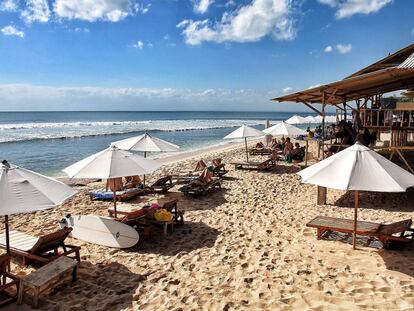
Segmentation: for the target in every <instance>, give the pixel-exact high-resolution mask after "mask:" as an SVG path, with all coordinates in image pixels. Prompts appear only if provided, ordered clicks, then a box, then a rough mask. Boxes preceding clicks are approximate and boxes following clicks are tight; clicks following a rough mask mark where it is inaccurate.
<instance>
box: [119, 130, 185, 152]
mask: <svg viewBox="0 0 414 311" xmlns="http://www.w3.org/2000/svg"><path fill="white" fill-rule="evenodd" d="M112 145H113V146H116V147H117V148H119V149H123V150H133V151H142V152H144V157H145V156H146V153H147V152H168V151H178V150H180V147H179V146H177V145H174V144H172V143H169V142H167V141H165V140H162V139H159V138H157V137H153V136H151V135H150V134H148V133H145V134H143V135H139V136H135V137H131V138H127V139H123V140H118V141H115V142H113V143H112Z"/></svg>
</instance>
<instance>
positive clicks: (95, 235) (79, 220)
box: [60, 215, 139, 248]
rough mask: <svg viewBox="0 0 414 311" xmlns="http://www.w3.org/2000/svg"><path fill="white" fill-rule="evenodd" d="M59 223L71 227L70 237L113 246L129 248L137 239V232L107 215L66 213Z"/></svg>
mask: <svg viewBox="0 0 414 311" xmlns="http://www.w3.org/2000/svg"><path fill="white" fill-rule="evenodd" d="M60 225H61V226H62V227H72V228H73V230H72V237H73V238H75V239H79V240H82V241H86V242H90V243H94V244H99V245H103V246H108V247H115V248H129V247H132V246H134V245H135V244H137V243H138V241H139V234H138V232H137V231H136V230H135V229H134V228H132V227H130V226H128V225H126V224H123V223H120V222H119V221H116V220H114V219H112V218H109V217H101V216H95V215H68V216H66V217H64V218H63V219H62V220H61V222H60Z"/></svg>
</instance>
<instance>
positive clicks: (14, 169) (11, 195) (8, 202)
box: [0, 161, 77, 253]
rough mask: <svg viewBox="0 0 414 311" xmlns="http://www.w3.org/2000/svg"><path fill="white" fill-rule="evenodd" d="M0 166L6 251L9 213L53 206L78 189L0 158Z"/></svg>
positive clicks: (1, 202) (7, 247) (26, 211)
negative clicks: (0, 162)
mask: <svg viewBox="0 0 414 311" xmlns="http://www.w3.org/2000/svg"><path fill="white" fill-rule="evenodd" d="M0 165H1V169H0V216H4V217H5V229H6V249H7V252H8V253H9V251H10V242H9V224H8V216H9V215H13V214H20V213H30V212H34V211H41V210H45V209H49V208H52V207H55V206H56V205H58V204H61V203H63V202H65V201H66V200H67V199H69V198H71V197H72V196H73V195H75V194H76V193H77V191H76V190H74V189H72V188H71V187H69V186H67V185H65V184H64V183H62V182H60V181H57V180H55V179H53V178H50V177H47V176H44V175H41V174H38V173H35V172H33V171H29V170H26V169H24V168H21V167H18V166H15V165H11V164H9V163H8V162H7V161H3V162H2V164H0Z"/></svg>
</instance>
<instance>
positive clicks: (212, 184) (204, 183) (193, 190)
mask: <svg viewBox="0 0 414 311" xmlns="http://www.w3.org/2000/svg"><path fill="white" fill-rule="evenodd" d="M220 188H221V179H220V178H219V177H214V176H212V174H211V173H210V172H209V170H208V169H207V168H205V169H204V170H203V171H202V173H201V174H200V176H199V177H198V178H197V179H196V180H193V181H190V182H189V183H188V184H186V185H184V186H182V187H181V188H180V189H179V190H180V191H181V192H182V193H184V194H185V195H202V194H206V193H207V192H209V191H211V190H214V189H220Z"/></svg>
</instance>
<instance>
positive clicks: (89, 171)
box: [63, 146, 161, 217]
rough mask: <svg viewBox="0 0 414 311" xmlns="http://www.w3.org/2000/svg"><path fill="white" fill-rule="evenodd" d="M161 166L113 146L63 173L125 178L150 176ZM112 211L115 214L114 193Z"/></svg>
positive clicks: (78, 176)
mask: <svg viewBox="0 0 414 311" xmlns="http://www.w3.org/2000/svg"><path fill="white" fill-rule="evenodd" d="M160 166H161V164H159V163H158V162H157V161H154V160H151V159H146V158H143V157H141V156H139V155H136V154H133V153H131V152H128V151H125V150H121V149H119V148H117V147H115V146H110V147H109V148H107V149H105V150H102V151H100V152H98V153H95V154H93V155H91V156H89V157H87V158H85V159H83V160H80V161H79V162H76V163H74V164H72V165H70V166H68V167H66V168H65V169H64V170H63V171H64V172H65V173H66V174H67V175H68V176H69V177H71V178H102V179H112V178H119V177H125V176H134V175H144V174H150V173H152V172H154V171H155V170H157V169H158V168H159V167H160ZM114 209H115V213H114V214H115V217H116V216H117V213H116V193H115V191H114Z"/></svg>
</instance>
